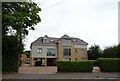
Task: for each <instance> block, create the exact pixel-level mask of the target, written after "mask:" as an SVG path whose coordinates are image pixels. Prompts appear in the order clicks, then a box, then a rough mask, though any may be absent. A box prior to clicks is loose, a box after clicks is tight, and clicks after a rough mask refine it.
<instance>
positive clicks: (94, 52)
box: [88, 44, 102, 60]
mask: <svg viewBox="0 0 120 81" xmlns="http://www.w3.org/2000/svg"><path fill="white" fill-rule="evenodd" d="M101 53H102V51H101V49H100V47H99V45H95V44H94V45H92V46H91V47H90V48H89V50H88V59H89V60H96V59H97V58H99V57H100V55H101Z"/></svg>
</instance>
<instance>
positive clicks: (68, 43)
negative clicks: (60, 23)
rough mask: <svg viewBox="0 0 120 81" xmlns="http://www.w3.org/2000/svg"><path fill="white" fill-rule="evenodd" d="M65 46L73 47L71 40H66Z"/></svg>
mask: <svg viewBox="0 0 120 81" xmlns="http://www.w3.org/2000/svg"><path fill="white" fill-rule="evenodd" d="M63 45H64V46H71V40H69V39H64V41H63Z"/></svg>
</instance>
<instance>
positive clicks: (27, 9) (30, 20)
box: [2, 2, 41, 68]
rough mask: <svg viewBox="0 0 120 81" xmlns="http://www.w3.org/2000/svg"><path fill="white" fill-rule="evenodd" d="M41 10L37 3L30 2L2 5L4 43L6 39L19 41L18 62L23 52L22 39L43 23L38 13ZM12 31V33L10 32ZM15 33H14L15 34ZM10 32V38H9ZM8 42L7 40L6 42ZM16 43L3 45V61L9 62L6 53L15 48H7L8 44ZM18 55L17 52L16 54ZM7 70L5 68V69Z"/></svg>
mask: <svg viewBox="0 0 120 81" xmlns="http://www.w3.org/2000/svg"><path fill="white" fill-rule="evenodd" d="M39 11H41V8H39V7H38V6H37V4H36V3H34V2H33V3H30V2H3V3H2V41H4V40H6V39H8V40H9V39H11V38H10V36H12V39H15V40H14V41H17V42H16V44H17V55H18V60H19V58H20V57H19V56H20V54H22V52H23V47H24V45H23V43H22V39H23V37H25V36H26V35H28V31H29V29H31V30H34V29H35V28H34V25H36V24H37V23H39V22H40V21H41V19H40V17H39V15H38V13H39ZM9 31H10V32H9ZM13 31H14V33H13ZM8 32H9V33H10V36H8ZM13 36H14V37H13ZM6 41H7V40H6ZM9 43H14V42H10V41H8V43H3V48H4V49H2V50H3V54H4V55H5V56H4V58H3V60H7V59H6V58H5V57H6V56H7V54H6V52H5V51H7V50H8V49H12V48H14V47H12V48H11V47H6V46H7V45H6V44H9ZM15 53H16V52H15ZM4 68H5V67H4Z"/></svg>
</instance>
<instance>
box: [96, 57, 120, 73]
mask: <svg viewBox="0 0 120 81" xmlns="http://www.w3.org/2000/svg"><path fill="white" fill-rule="evenodd" d="M97 60H98V65H99V67H100V70H101V71H103V72H120V58H98V59H97Z"/></svg>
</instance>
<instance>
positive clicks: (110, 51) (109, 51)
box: [102, 44, 120, 58]
mask: <svg viewBox="0 0 120 81" xmlns="http://www.w3.org/2000/svg"><path fill="white" fill-rule="evenodd" d="M119 53H120V44H119V45H115V46H110V47H107V48H105V49H104V51H103V54H102V57H104V58H117V57H119V58H120V54H119Z"/></svg>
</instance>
